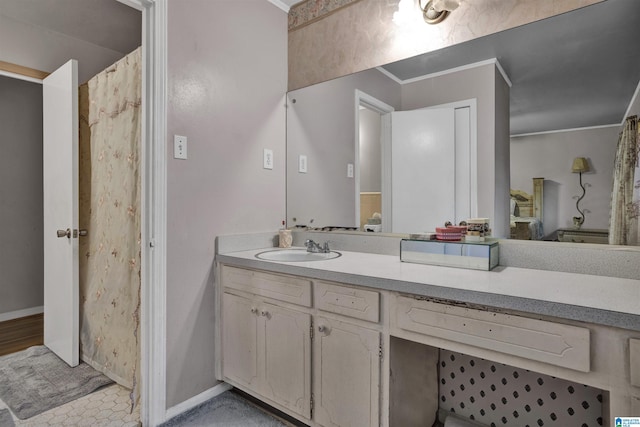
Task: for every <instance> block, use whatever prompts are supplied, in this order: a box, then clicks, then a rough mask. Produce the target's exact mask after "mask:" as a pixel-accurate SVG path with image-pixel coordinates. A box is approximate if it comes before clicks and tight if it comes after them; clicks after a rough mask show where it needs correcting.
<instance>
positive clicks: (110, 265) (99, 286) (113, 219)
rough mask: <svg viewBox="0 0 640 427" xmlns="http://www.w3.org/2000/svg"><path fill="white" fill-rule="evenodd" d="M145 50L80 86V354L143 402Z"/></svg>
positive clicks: (134, 401) (135, 53)
mask: <svg viewBox="0 0 640 427" xmlns="http://www.w3.org/2000/svg"><path fill="white" fill-rule="evenodd" d="M141 70H142V62H141V49H140V48H138V49H137V50H135V51H134V52H132V53H130V54H129V55H127V56H126V57H125V58H123V59H121V60H120V61H118V62H116V63H115V64H113V65H112V66H110V67H109V68H107V69H106V70H104V71H102V72H101V73H100V74H98V75H96V76H95V77H93V78H92V79H91V80H89V81H88V82H87V83H85V84H83V85H82V86H80V91H79V92H80V227H81V228H85V229H87V231H88V234H87V236H86V237H84V238H81V240H80V354H81V358H82V360H83V361H85V362H87V363H88V364H90V365H91V366H93V367H94V368H96V369H98V370H99V371H101V372H103V373H105V375H107V376H108V377H110V378H111V379H113V380H114V381H116V382H117V383H119V384H121V385H123V386H125V387H127V388H130V389H131V390H132V393H131V400H132V406H134V405H135V403H136V402H137V400H138V397H139V387H138V384H139V380H138V379H139V359H140V357H139V354H140V343H139V339H138V338H139V319H140V283H141V282H140V255H141V254H140V251H141V246H140V239H141V229H140V205H141V193H140V133H141V131H140V127H141V121H140V119H141V118H140V105H141V93H142V92H141V80H142V74H141Z"/></svg>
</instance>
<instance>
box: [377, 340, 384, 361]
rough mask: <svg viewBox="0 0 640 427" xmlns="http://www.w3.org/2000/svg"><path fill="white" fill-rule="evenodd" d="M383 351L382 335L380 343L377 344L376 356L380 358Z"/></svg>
mask: <svg viewBox="0 0 640 427" xmlns="http://www.w3.org/2000/svg"><path fill="white" fill-rule="evenodd" d="M383 355H384V352H383V351H382V337H380V345H379V346H378V356H379V357H380V360H382V358H383Z"/></svg>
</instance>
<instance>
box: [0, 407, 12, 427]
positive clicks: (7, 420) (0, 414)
mask: <svg viewBox="0 0 640 427" xmlns="http://www.w3.org/2000/svg"><path fill="white" fill-rule="evenodd" d="M14 425H15V424H14V423H13V417H12V416H11V414H10V413H9V411H8V410H7V409H0V426H2V427H13V426H14Z"/></svg>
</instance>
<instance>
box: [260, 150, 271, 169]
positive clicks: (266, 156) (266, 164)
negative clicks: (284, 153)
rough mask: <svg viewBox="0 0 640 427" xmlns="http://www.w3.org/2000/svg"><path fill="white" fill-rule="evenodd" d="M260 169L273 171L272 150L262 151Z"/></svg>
mask: <svg viewBox="0 0 640 427" xmlns="http://www.w3.org/2000/svg"><path fill="white" fill-rule="evenodd" d="M262 167H263V168H264V169H273V150H270V149H268V148H265V149H264V152H263V155H262Z"/></svg>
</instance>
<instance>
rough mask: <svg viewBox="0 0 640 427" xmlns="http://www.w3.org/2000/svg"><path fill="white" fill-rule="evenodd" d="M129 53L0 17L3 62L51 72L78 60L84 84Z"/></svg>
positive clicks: (79, 77) (0, 57)
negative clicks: (68, 62) (70, 60)
mask: <svg viewBox="0 0 640 427" xmlns="http://www.w3.org/2000/svg"><path fill="white" fill-rule="evenodd" d="M127 53H129V52H116V51H113V50H111V49H106V48H103V47H101V46H97V45H95V44H92V43H88V42H85V41H83V40H79V39H76V38H73V37H69V36H66V35H64V34H60V33H56V32H54V31H49V30H45V29H44V28H41V27H36V26H34V25H28V24H25V23H23V22H19V21H16V20H14V19H12V18H10V17H7V16H4V15H1V14H0V61H5V62H10V63H12V64H17V65H22V66H23V67H29V68H34V69H36V70H40V71H45V72H49V73H50V72H52V71H54V70H55V69H57V68H58V67H60V66H61V65H63V64H64V63H65V62H67V61H68V60H69V59H77V60H78V82H79V83H84V82H86V81H87V80H89V79H90V78H91V77H93V76H94V75H96V74H97V73H99V72H100V71H102V70H103V69H105V68H106V67H108V66H109V65H111V64H113V63H114V62H115V61H117V60H118V59H120V58H122V57H123V56H124V55H126V54H127Z"/></svg>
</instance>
